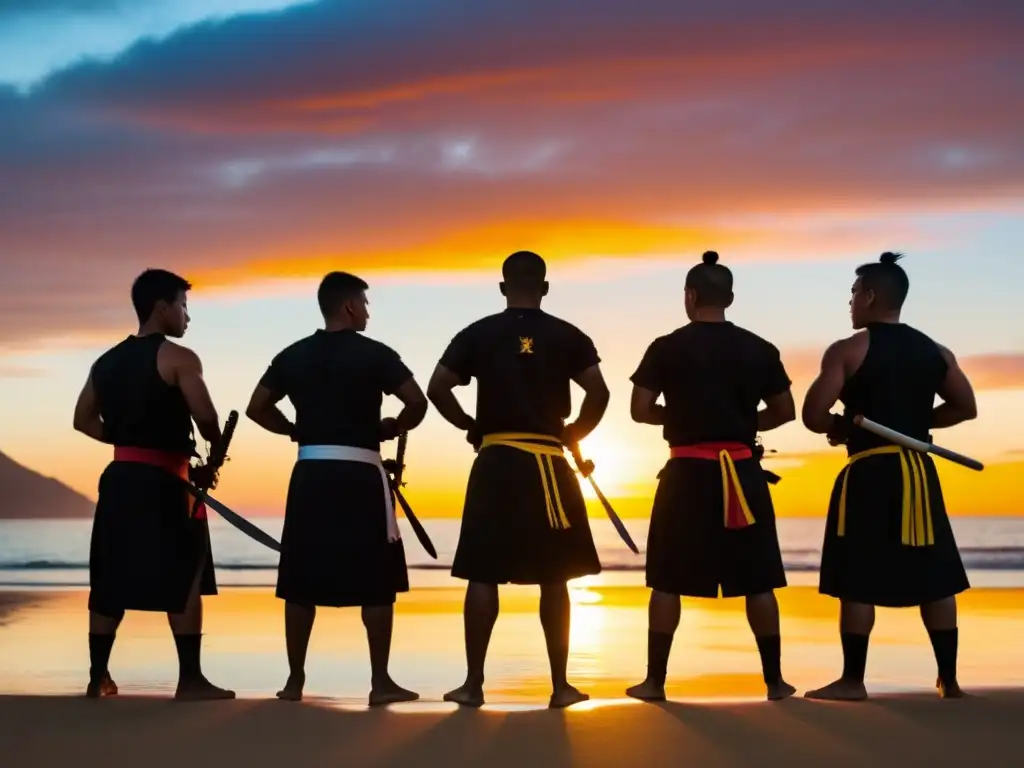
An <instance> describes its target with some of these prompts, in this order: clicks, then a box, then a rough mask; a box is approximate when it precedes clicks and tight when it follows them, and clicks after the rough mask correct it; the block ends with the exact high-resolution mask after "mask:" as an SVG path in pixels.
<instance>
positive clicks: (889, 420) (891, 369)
mask: <svg viewBox="0 0 1024 768" xmlns="http://www.w3.org/2000/svg"><path fill="white" fill-rule="evenodd" d="M867 331H868V334H869V338H868V353H867V355H866V356H865V357H864V362H863V363H861V366H860V368H858V369H857V371H856V373H854V374H853V376H851V377H850V378H849V380H847V382H846V384H844V385H843V390H842V393H841V394H840V395H839V399H840V401H842V403H843V405H844V406H845V407H846V413H847V414H849V415H854V416H855V415H857V414H860V415H862V416H865V417H867V418H869V419H871V420H872V421H875V422H877V423H879V424H882V425H883V426H886V427H889V428H890V429H894V430H896V431H897V432H902V433H903V434H904V435H907V436H908V437H913V438H915V439H917V440H923V441H925V442H931V428H932V411H933V410H934V408H935V396H936V394H937V393H938V390H939V387H941V386H942V382H943V381H944V380H945V378H946V371H947V370H948V368H949V366H948V365H947V363H946V360H945V358H944V357H943V356H942V352H941V351H940V349H939V346H938V344H936V343H935V342H934V341H932V340H931V339H930V338H929V337H928V336H926V335H925V334H923V333H921V332H920V331H918V330H916V329H914V328H911V327H910V326H909V325H904V324H902V323H871V324H870V325H868V327H867ZM887 443H888V441H887V440H885V439H884V438H881V437H878V436H877V435H875V434H874V433H872V432H868V431H867V430H864V429H855V430H854V431H853V434H852V435H851V437H850V441H849V443H848V444H847V453H848V454H849V455H853V454H855V453H859V452H860V451H864V450H867V449H868V448H875V447H877V446H880V445H886V444H887Z"/></svg>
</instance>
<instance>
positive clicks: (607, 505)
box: [587, 475, 640, 555]
mask: <svg viewBox="0 0 1024 768" xmlns="http://www.w3.org/2000/svg"><path fill="white" fill-rule="evenodd" d="M587 479H588V480H589V481H590V487H591V488H593V489H594V493H596V494H597V498H598V499H599V500H600V502H601V506H603V507H604V512H605V514H606V515H608V519H609V520H611V521H612V525H613V526H615V530H616V531H618V534H619V538H621V539H622V540H623V541H624V542H625V544H626V546H627V547H629V548H630V550H631V551H632V552H633V554H634V555H639V554H640V550H639V549H638V548H637V546H636V544H635V543H634V541H633V537H632V536H630V535H629V531H628V530H626V525H625V523H623V522H622V519H621V518H620V517H619V516H618V515H617V514H615V510H614V509H612V505H611V502H609V501H608V499H606V498H605V496H604V494H603V493H601V489H600V488H598V487H597V483H596V482H595V480H594V476H593V475H590V476H588V477H587Z"/></svg>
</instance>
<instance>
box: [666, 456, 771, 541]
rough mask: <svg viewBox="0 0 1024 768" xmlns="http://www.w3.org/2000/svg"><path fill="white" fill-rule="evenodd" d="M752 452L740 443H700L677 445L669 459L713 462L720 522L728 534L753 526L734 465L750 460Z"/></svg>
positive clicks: (751, 516)
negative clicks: (716, 468)
mask: <svg viewBox="0 0 1024 768" xmlns="http://www.w3.org/2000/svg"><path fill="white" fill-rule="evenodd" d="M753 455H754V452H753V451H752V450H751V449H750V448H749V447H748V446H745V445H742V444H740V443H701V444H698V445H678V446H673V447H672V449H671V456H672V458H673V459H704V460H706V461H717V462H718V465H719V468H720V469H721V473H722V522H723V525H725V527H726V528H727V529H729V530H731V531H735V530H742V529H743V528H747V527H748V526H751V525H753V524H754V522H755V520H754V514H753V512H751V511H750V504H749V503H748V502H747V497H746V496H745V495H744V493H743V484H742V483H741V482H740V476H739V473H738V472H737V471H736V464H735V462H736V461H742V460H744V459H750V458H753Z"/></svg>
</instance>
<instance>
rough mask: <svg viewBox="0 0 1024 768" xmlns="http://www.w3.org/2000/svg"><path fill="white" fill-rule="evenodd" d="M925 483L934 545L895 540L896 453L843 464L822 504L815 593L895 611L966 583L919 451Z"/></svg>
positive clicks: (930, 465) (936, 486)
mask: <svg viewBox="0 0 1024 768" xmlns="http://www.w3.org/2000/svg"><path fill="white" fill-rule="evenodd" d="M920 458H921V463H922V464H923V467H924V478H925V481H926V482H927V484H928V501H929V505H930V507H931V518H932V529H933V531H934V544H932V545H930V546H908V545H906V544H904V543H903V542H902V525H903V474H902V471H901V467H900V457H899V455H896V454H888V455H881V456H870V457H867V458H864V459H859V460H858V461H856V462H854V463H853V464H852V465H850V466H847V467H844V468H843V470H842V472H840V473H839V476H838V477H837V478H836V482H835V485H834V487H833V489H832V497H831V500H830V502H829V510H828V521H827V523H826V525H825V541H824V544H823V546H822V553H821V572H820V576H819V590H820V591H821V592H822V593H823V594H826V595H830V596H832V597H838V598H839V599H840V600H846V601H849V602H854V603H865V604H868V605H878V606H887V607H892V608H902V607H909V606H917V605H923V604H925V603H930V602H934V601H936V600H941V599H943V598H947V597H952V596H953V595H956V594H959V593H960V592H963V591H964V590H966V589H969V588H970V582H969V581H968V579H967V571H966V570H964V564H963V561H962V560H961V559H960V552H959V550H958V549H957V545H956V539H955V538H954V536H953V529H952V527H951V526H950V524H949V517H948V515H947V514H946V505H945V502H944V500H943V498H942V487H941V485H940V483H939V476H938V474H937V473H936V471H935V463H934V462H933V461H932V459H931V458H930V457H929V456H927V455H920ZM847 473H849V477H848V478H847V485H846V530H845V534H844V535H843V536H839V531H838V526H839V501H840V496H841V492H842V482H843V477H844V475H846V474H847Z"/></svg>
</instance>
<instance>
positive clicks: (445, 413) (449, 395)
mask: <svg viewBox="0 0 1024 768" xmlns="http://www.w3.org/2000/svg"><path fill="white" fill-rule="evenodd" d="M462 383H463V382H462V380H461V379H460V378H459V377H458V376H456V375H455V374H454V373H452V372H451V371H450V370H448V369H447V368H445V367H444V366H443V365H441V364H440V363H439V364H438V365H437V367H436V368H435V369H434V373H433V374H431V376H430V382H429V383H428V384H427V397H428V398H430V402H431V403H433V404H434V407H435V408H437V412H438V413H440V414H441V416H442V417H444V420H445V421H447V422H448V423H449V424H451V425H452V426H454V427H455V428H456V429H458V430H460V431H462V432H468V431H469V430H471V429H472V428H473V427H474V426H475V424H476V422H474V421H473V417H471V416H470V415H469V414H468V413H466V412H465V411H464V410H462V406H461V405H460V404H459V401H458V399H457V398H456V397H455V392H454V391H453V390H454V389H455V388H456V387H457V386H460V385H461V384H462Z"/></svg>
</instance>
